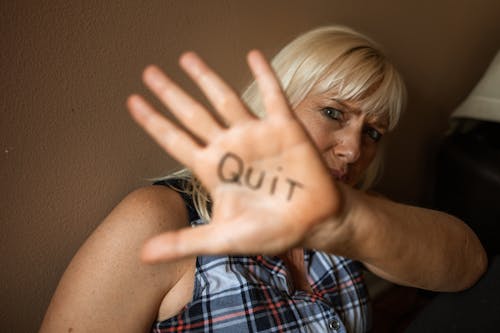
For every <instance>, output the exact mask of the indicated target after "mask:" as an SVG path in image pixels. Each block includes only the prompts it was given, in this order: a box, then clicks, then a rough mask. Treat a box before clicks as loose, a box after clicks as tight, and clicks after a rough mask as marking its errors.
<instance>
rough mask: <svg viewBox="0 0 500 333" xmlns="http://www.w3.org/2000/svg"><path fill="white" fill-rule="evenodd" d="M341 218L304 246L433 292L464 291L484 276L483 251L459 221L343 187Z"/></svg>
mask: <svg viewBox="0 0 500 333" xmlns="http://www.w3.org/2000/svg"><path fill="white" fill-rule="evenodd" d="M343 193H344V196H345V197H346V199H345V201H344V202H345V205H346V207H345V210H346V211H347V213H346V215H345V216H344V218H343V222H341V223H339V222H338V221H337V220H336V219H332V220H330V221H328V222H325V223H324V224H320V225H318V227H317V230H315V231H314V232H313V233H312V236H311V237H310V238H309V239H308V241H307V243H310V244H311V245H312V246H315V247H316V248H319V249H321V250H324V251H326V252H330V253H336V254H340V255H344V256H347V257H350V258H353V259H357V260H360V261H362V262H363V263H364V264H365V266H366V267H367V268H368V269H370V270H371V271H372V272H373V273H375V274H377V275H379V276H381V277H383V278H385V279H387V280H390V281H392V282H395V283H398V284H402V285H408V286H414V287H419V288H424V289H430V290H436V291H458V290H462V289H465V288H468V287H470V286H471V285H472V284H474V283H475V281H477V279H478V278H479V277H480V276H481V275H482V274H483V273H484V271H485V269H486V265H487V258H486V253H485V251H484V249H483V247H482V245H481V243H480V241H479V239H478V238H477V236H476V235H475V234H474V232H473V231H472V230H471V229H470V228H469V227H468V226H467V225H466V224H465V223H463V222H462V221H460V220H459V219H457V218H455V217H453V216H450V215H448V214H445V213H442V212H438V211H434V210H430V209H424V208H420V207H414V206H408V205H403V204H399V203H396V202H393V201H390V200H387V199H385V198H382V197H376V196H373V195H369V194H366V193H363V192H360V191H356V190H354V189H351V188H347V187H345V188H344V189H343Z"/></svg>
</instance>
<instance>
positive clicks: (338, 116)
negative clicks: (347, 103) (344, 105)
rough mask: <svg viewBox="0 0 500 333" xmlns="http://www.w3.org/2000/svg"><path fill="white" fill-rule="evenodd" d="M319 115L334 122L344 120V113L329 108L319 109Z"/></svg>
mask: <svg viewBox="0 0 500 333" xmlns="http://www.w3.org/2000/svg"><path fill="white" fill-rule="evenodd" d="M321 113H322V114H323V115H324V116H325V117H328V118H331V119H334V120H338V121H342V120H343V119H344V113H343V112H342V111H340V110H337V109H335V108H331V107H326V108H323V109H321Z"/></svg>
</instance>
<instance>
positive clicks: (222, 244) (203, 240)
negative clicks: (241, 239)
mask: <svg viewBox="0 0 500 333" xmlns="http://www.w3.org/2000/svg"><path fill="white" fill-rule="evenodd" d="M223 235H224V234H223V233H221V231H220V230H219V231H217V228H216V227H215V228H214V226H212V225H203V226H198V227H196V228H186V229H181V230H178V231H173V232H167V233H164V234H161V235H158V236H156V237H154V238H152V239H150V240H149V241H148V242H147V243H146V244H145V245H144V247H143V248H142V252H141V258H142V260H144V261H145V262H149V263H157V262H164V261H172V260H178V259H182V258H186V257H190V256H196V255H202V254H204V255H211V254H212V255H213V254H221V253H225V254H229V253H231V250H233V251H234V249H232V247H231V246H229V244H228V243H227V242H226V241H225V240H224V239H223V237H224V236H223Z"/></svg>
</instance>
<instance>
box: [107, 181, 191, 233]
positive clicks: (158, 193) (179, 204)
mask: <svg viewBox="0 0 500 333" xmlns="http://www.w3.org/2000/svg"><path fill="white" fill-rule="evenodd" d="M116 218H119V219H120V221H123V219H125V220H127V221H130V223H129V224H134V221H135V223H138V224H139V225H140V227H141V228H147V229H150V228H151V229H155V231H168V230H175V229H179V228H183V227H186V226H188V225H189V224H188V215H187V210H186V205H185V203H184V200H183V199H182V197H181V196H180V194H179V193H178V192H176V191H174V190H172V189H170V188H169V187H166V186H155V185H151V186H146V187H142V188H139V189H136V190H134V191H133V192H131V193H129V194H128V195H127V196H126V197H125V198H124V199H123V200H122V201H121V202H120V203H119V204H118V205H117V206H116V207H115V208H114V209H113V211H112V212H111V213H110V214H109V216H108V217H107V218H106V220H105V221H104V223H111V224H112V223H113V221H114V220H115V219H116ZM110 220H111V221H110ZM120 223H121V224H122V223H123V222H120ZM124 227H132V226H130V225H127V226H124Z"/></svg>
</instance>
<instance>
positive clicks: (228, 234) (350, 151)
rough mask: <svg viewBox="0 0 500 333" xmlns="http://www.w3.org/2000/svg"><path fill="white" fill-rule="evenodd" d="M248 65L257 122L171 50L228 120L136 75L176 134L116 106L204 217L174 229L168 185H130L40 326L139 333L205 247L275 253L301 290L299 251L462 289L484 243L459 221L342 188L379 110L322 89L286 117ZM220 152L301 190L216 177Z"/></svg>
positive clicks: (147, 111) (169, 85)
mask: <svg viewBox="0 0 500 333" xmlns="http://www.w3.org/2000/svg"><path fill="white" fill-rule="evenodd" d="M248 63H249V66H250V69H251V70H252V72H253V74H254V77H255V79H256V81H257V83H258V85H259V87H260V90H261V94H262V97H263V103H264V106H265V108H266V116H265V117H264V118H262V119H257V118H256V117H255V116H253V114H252V113H251V112H249V111H248V110H247V109H246V108H245V106H244V105H243V103H242V102H241V101H240V99H239V97H238V95H237V94H236V93H235V92H234V91H232V90H231V89H230V88H229V86H228V85H226V84H225V83H224V82H223V81H222V80H221V79H220V78H219V77H218V76H217V75H216V74H215V73H214V72H213V71H212V70H211V69H210V68H209V67H208V66H207V65H206V64H205V63H203V61H202V60H201V59H200V58H199V57H197V56H196V55H195V54H193V53H187V54H184V55H183V56H182V57H181V59H180V64H181V67H182V68H183V69H184V70H185V71H186V72H187V73H188V75H189V76H190V77H191V78H192V79H193V80H194V82H195V83H196V84H197V85H198V86H199V87H200V88H201V89H202V91H203V92H204V93H205V95H206V96H207V98H208V100H209V101H210V102H211V103H212V105H213V106H214V109H215V110H216V112H217V113H218V115H219V116H220V117H221V118H222V119H223V120H224V122H225V123H226V124H227V126H222V125H221V124H220V123H218V122H217V121H216V120H215V119H214V118H213V117H212V116H211V114H210V112H208V111H207V110H206V109H205V108H204V107H203V106H202V105H201V104H199V103H198V102H197V101H195V100H194V99H192V98H191V97H190V96H189V95H188V94H187V93H186V92H184V91H183V90H182V89H180V88H179V87H178V86H177V85H176V84H175V83H174V82H173V81H172V80H171V79H170V78H169V77H168V76H166V75H165V74H164V73H162V72H161V71H160V70H159V69H158V68H157V67H154V66H150V67H148V68H147V69H146V70H145V72H144V81H145V83H146V85H147V86H148V87H149V88H150V89H151V90H152V91H153V92H154V93H155V94H156V96H157V97H158V98H159V99H160V100H161V101H162V102H163V103H164V104H165V105H166V106H167V107H168V108H169V109H170V110H171V112H172V114H173V116H174V117H176V118H177V120H178V121H179V122H180V123H182V124H183V125H184V126H185V128H186V129H187V131H186V130H183V129H181V128H179V127H178V126H176V125H175V124H174V123H173V122H171V121H169V120H168V119H167V118H165V117H163V116H162V115H160V114H159V113H158V112H157V111H156V110H154V109H153V108H152V107H151V106H150V105H149V104H148V103H147V102H146V101H145V100H144V99H143V98H142V97H140V96H138V95H133V96H131V97H130V98H129V100H128V102H127V104H128V107H129V109H130V112H131V115H132V117H133V118H134V119H135V120H136V121H137V123H138V124H139V125H140V126H141V127H143V128H144V129H145V130H146V131H147V132H148V133H149V134H150V135H151V136H152V137H153V139H154V140H156V141H157V142H158V144H159V145H160V146H161V147H162V148H163V149H164V150H165V151H166V152H167V153H169V154H170V155H171V156H172V157H174V158H176V159H177V160H178V161H180V162H181V163H183V164H184V165H186V166H187V167H189V168H190V169H191V170H193V172H194V173H195V174H196V175H197V177H198V178H199V179H200V180H201V182H202V183H203V185H204V186H205V188H206V189H207V190H208V191H209V192H210V195H211V197H212V199H213V200H214V207H213V217H212V220H211V221H210V224H208V225H203V226H200V227H197V228H185V226H186V225H187V223H188V221H187V216H186V209H185V207H184V204H183V202H182V200H181V199H180V197H179V195H178V194H176V193H175V192H173V191H171V190H169V189H167V188H158V187H147V188H144V189H139V190H138V191H135V192H134V193H132V194H130V195H129V196H127V197H126V198H125V199H124V200H123V201H122V202H121V203H120V204H119V205H118V206H117V207H116V208H115V209H114V210H113V211H112V212H111V214H110V215H109V216H108V217H107V218H106V219H105V221H104V222H103V224H102V225H101V226H100V227H99V228H98V229H97V230H96V232H95V233H94V234H93V235H92V236H91V237H90V238H89V240H87V242H86V243H85V244H84V245H83V247H82V248H81V249H80V250H79V252H78V253H77V255H76V256H75V258H74V259H73V261H72V262H71V264H70V265H69V267H68V269H67V271H66V272H65V274H64V276H63V277H62V279H61V282H60V284H59V286H58V288H57V290H56V293H55V295H54V298H53V300H52V302H51V305H50V307H49V309H48V311H47V314H46V317H45V319H44V322H43V325H42V328H41V331H42V332H49V331H50V332H52V331H62V332H64V331H70V328H71V330H72V331H75V332H76V331H88V332H98V331H105V330H109V329H113V330H119V331H124V332H129V331H130V332H137V331H147V330H148V329H149V327H150V325H151V323H152V321H153V320H154V319H155V318H159V319H165V318H168V317H170V316H172V315H173V314H175V313H177V312H178V311H179V310H180V309H181V307H182V305H184V304H186V303H187V302H188V301H189V300H190V297H191V296H192V286H193V279H194V258H195V256H197V255H203V254H269V255H279V256H281V257H282V258H283V259H284V260H285V263H286V265H287V266H288V268H289V270H290V272H291V273H292V276H293V280H294V281H293V282H294V285H295V287H296V288H297V289H302V290H306V291H307V290H310V286H309V285H308V283H307V279H306V273H305V268H304V261H303V251H302V250H301V249H302V248H314V249H318V250H321V251H325V252H328V253H333V254H337V255H343V256H347V257H350V258H352V259H355V260H360V261H361V262H363V263H364V264H365V266H366V267H367V268H368V269H370V270H372V271H373V272H375V273H376V274H378V275H380V276H382V277H384V278H386V279H388V280H391V281H394V282H396V283H400V284H404V285H409V286H416V287H420V288H424V289H431V290H442V291H455V290H462V289H464V288H468V287H470V286H471V285H472V284H473V283H474V282H475V281H476V280H477V279H478V278H479V277H480V276H481V275H482V273H483V272H484V270H485V268H486V255H485V253H484V249H483V248H482V246H481V244H480V242H479V240H478V239H477V237H476V236H475V235H474V233H473V232H472V231H471V230H470V229H469V228H468V227H467V226H466V225H465V224H464V223H463V222H462V221H460V220H458V219H456V218H454V217H452V216H449V215H446V214H443V213H440V212H436V211H431V210H426V209H422V208H418V207H412V206H406V205H401V204H398V203H395V202H392V201H389V200H387V199H384V198H380V197H375V196H371V195H368V194H366V193H364V192H360V191H357V190H355V189H353V188H352V186H351V185H353V184H355V183H356V182H357V180H359V177H360V176H361V175H362V172H363V171H364V170H365V169H366V167H367V166H368V165H369V164H370V162H371V160H372V159H373V158H374V156H375V154H376V151H377V146H378V143H377V140H374V138H376V137H378V135H377V134H375V132H377V133H379V134H383V132H384V131H385V127H384V125H383V124H384V120H383V119H373V118H370V117H368V116H366V114H365V113H363V112H362V108H361V106H360V105H357V104H356V102H355V101H342V100H340V99H337V100H333V99H332V98H334V97H335V96H330V95H310V96H308V97H307V98H306V99H305V100H304V101H302V102H301V103H299V105H298V106H297V107H296V109H295V112H292V111H291V109H290V107H289V105H288V102H287V100H286V98H285V97H284V95H283V93H282V91H281V88H280V86H279V84H278V81H277V80H276V78H275V77H274V74H273V71H272V70H271V68H270V66H269V64H268V63H267V61H266V60H265V59H264V58H263V56H262V55H261V54H260V53H259V52H257V51H252V52H250V53H249V56H248ZM331 109H335V111H332V110H331ZM283 133H286V135H283ZM228 152H231V153H232V154H235V155H237V156H238V158H239V159H241V163H242V164H243V165H245V167H247V168H248V167H252V168H253V170H255V172H267V173H268V174H271V173H274V174H275V175H279V177H281V178H280V179H286V178H288V179H294V180H296V181H298V182H300V183H301V184H303V187H300V188H297V189H296V191H295V192H294V194H293V196H292V198H290V199H289V200H287V195H286V194H285V192H286V187H284V185H283V184H285V185H286V183H284V182H281V183H277V184H278V185H276V192H275V193H274V194H270V192H269V188H270V186H271V185H272V179H273V178H272V177H268V178H267V179H266V180H264V182H263V184H262V186H260V187H259V188H257V189H256V188H251V187H249V186H244V185H242V184H239V183H234V182H228V181H224V179H221V177H220V176H218V173H217V170H218V167H219V166H220V163H221V160H222V159H223V157H224V156H225V155H227V153H228ZM298 161H299V162H298ZM297 216H300V218H297ZM148 239H149V240H148ZM145 242H146V243H145ZM144 243H145V245H144V246H143V244H144ZM139 251H140V252H141V259H142V261H141V260H140V259H139V256H138V252H139ZM146 263H155V265H148V264H146ZM124 291H126V292H124Z"/></svg>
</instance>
